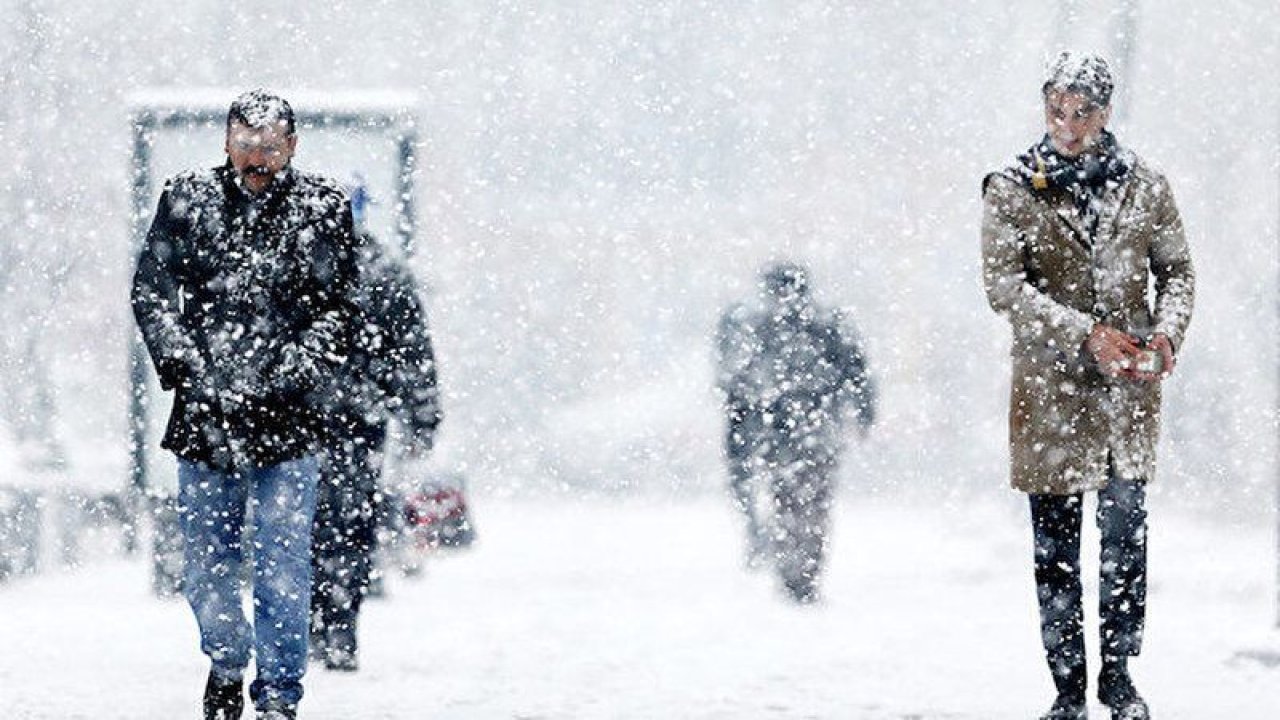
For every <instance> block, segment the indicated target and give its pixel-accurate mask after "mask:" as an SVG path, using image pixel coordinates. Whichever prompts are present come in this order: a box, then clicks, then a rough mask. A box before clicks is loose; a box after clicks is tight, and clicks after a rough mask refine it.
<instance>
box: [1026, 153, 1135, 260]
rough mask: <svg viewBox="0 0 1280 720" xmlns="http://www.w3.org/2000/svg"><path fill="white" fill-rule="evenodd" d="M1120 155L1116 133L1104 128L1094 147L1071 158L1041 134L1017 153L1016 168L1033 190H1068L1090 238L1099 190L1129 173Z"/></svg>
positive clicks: (1098, 208)
mask: <svg viewBox="0 0 1280 720" xmlns="http://www.w3.org/2000/svg"><path fill="white" fill-rule="evenodd" d="M1124 155H1125V153H1124V152H1123V151H1122V150H1121V148H1120V145H1119V144H1118V143H1117V142H1116V136H1115V135H1112V134H1111V133H1110V132H1107V131H1106V130H1103V131H1102V137H1101V138H1099V139H1098V145H1097V147H1095V148H1093V150H1091V151H1090V152H1088V153H1086V154H1082V155H1080V156H1078V157H1074V158H1069V157H1065V156H1063V155H1061V154H1059V153H1058V151H1057V150H1054V149H1053V143H1051V142H1050V141H1049V136H1048V135H1045V136H1044V137H1043V138H1041V140H1040V142H1038V143H1036V144H1035V145H1032V146H1031V147H1030V148H1029V149H1028V150H1027V151H1026V152H1025V153H1023V154H1022V155H1019V156H1018V170H1019V173H1020V175H1021V177H1022V181H1023V182H1024V183H1025V184H1026V185H1027V186H1028V187H1030V188H1031V189H1032V190H1035V191H1036V192H1046V191H1053V190H1063V191H1066V192H1068V193H1070V194H1071V198H1072V200H1073V203H1074V205H1075V208H1076V212H1078V213H1079V214H1080V217H1081V219H1083V220H1084V225H1085V227H1086V228H1088V230H1089V241H1090V242H1092V240H1093V236H1094V234H1095V233H1096V232H1097V229H1098V217H1099V216H1100V211H1101V204H1102V193H1103V191H1104V190H1106V188H1107V185H1108V183H1117V184H1118V183H1119V182H1121V181H1122V180H1123V179H1124V177H1125V176H1126V175H1128V173H1129V163H1128V162H1126V161H1125V158H1124Z"/></svg>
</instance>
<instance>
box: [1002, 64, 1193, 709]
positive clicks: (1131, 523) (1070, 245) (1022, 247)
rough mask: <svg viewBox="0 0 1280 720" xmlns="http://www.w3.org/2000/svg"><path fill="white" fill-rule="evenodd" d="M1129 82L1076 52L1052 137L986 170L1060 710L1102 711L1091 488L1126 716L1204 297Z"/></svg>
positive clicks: (1014, 426) (1017, 477) (1020, 448)
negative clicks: (1154, 482)
mask: <svg viewBox="0 0 1280 720" xmlns="http://www.w3.org/2000/svg"><path fill="white" fill-rule="evenodd" d="M1112 89H1113V84H1112V79H1111V72H1110V69H1109V68H1108V66H1107V63H1106V61H1105V60H1103V59H1102V58H1100V57H1097V56H1093V55H1076V54H1072V53H1063V54H1062V55H1060V56H1059V57H1058V58H1057V60H1056V61H1055V62H1054V63H1053V64H1052V66H1051V67H1050V70H1049V74H1048V77H1047V78H1046V80H1045V82H1044V84H1043V86H1042V87H1041V94H1042V95H1043V99H1044V110H1045V125H1046V133H1045V136H1044V137H1043V138H1042V139H1041V140H1039V141H1038V142H1037V143H1036V144H1034V145H1032V146H1031V148H1029V149H1028V150H1027V151H1026V152H1025V153H1023V154H1022V155H1020V156H1018V158H1017V159H1016V160H1015V161H1014V162H1013V163H1012V164H1011V165H1010V166H1009V167H1007V168H1005V169H1003V170H1000V171H997V172H994V173H991V174H990V175H987V177H986V178H985V179H984V180H983V200H984V214H983V223H982V256H983V272H984V280H985V283H986V290H987V298H988V300H989V301H990V303H991V307H992V308H994V309H995V310H996V311H997V312H999V313H1001V314H1002V315H1005V316H1006V317H1008V319H1009V322H1010V323H1011V324H1012V326H1013V349H1012V352H1011V356H1012V372H1013V380H1012V393H1011V397H1010V407H1009V447H1010V457H1011V461H1012V470H1011V475H1012V484H1013V487H1014V488H1015V489H1017V490H1021V491H1023V492H1026V493H1028V494H1029V495H1030V504H1031V525H1032V531H1033V534H1034V538H1035V578H1036V591H1037V595H1038V597H1039V602H1040V624H1041V635H1042V639H1043V642H1044V648H1045V653H1046V657H1047V659H1048V662H1049V669H1050V671H1051V672H1052V674H1053V681H1054V684H1055V686H1056V687H1057V692H1058V696H1057V699H1056V700H1055V701H1054V704H1053V707H1052V708H1051V709H1050V710H1049V712H1048V713H1047V714H1046V715H1044V718H1045V720H1076V719H1078V718H1084V717H1085V712H1086V686H1087V672H1086V668H1085V640H1084V617H1083V608H1082V597H1081V595H1082V592H1081V584H1080V525H1081V514H1082V508H1083V505H1084V503H1083V497H1084V495H1083V494H1084V493H1085V492H1088V491H1097V493H1098V509H1097V523H1098V527H1099V529H1100V531H1101V539H1102V562H1101V575H1102V577H1101V583H1100V585H1099V594H1100V596H1101V597H1100V598H1099V617H1100V619H1101V648H1102V653H1101V654H1102V669H1101V672H1100V674H1099V676H1098V699H1099V700H1101V701H1102V703H1103V704H1105V705H1106V706H1107V707H1108V708H1110V709H1111V713H1112V717H1113V718H1117V719H1121V718H1122V719H1124V720H1141V719H1143V718H1147V717H1149V712H1148V709H1147V704H1146V702H1145V701H1144V700H1143V699H1142V697H1141V696H1140V695H1139V694H1138V691H1137V690H1136V689H1135V688H1134V686H1133V682H1132V680H1131V678H1130V675H1129V669H1128V664H1127V660H1128V658H1129V657H1130V656H1134V655H1137V654H1138V653H1139V652H1140V651H1141V649H1142V633H1143V623H1144V619H1145V614H1146V588H1147V511H1146V501H1145V497H1146V486H1147V483H1148V482H1150V481H1151V479H1152V478H1153V477H1154V475H1155V467H1156V439H1157V435H1158V433H1159V425H1160V386H1161V380H1162V379H1164V378H1166V377H1168V376H1169V374H1170V373H1172V372H1173V368H1174V360H1175V353H1176V352H1177V351H1178V349H1180V348H1181V347H1182V339H1183V335H1184V334H1185V333H1186V330H1187V325H1188V324H1189V323H1190V321H1191V310H1192V304H1193V299H1194V294H1195V275H1194V272H1193V270H1192V265H1191V256H1190V253H1189V250H1188V248H1187V241H1186V238H1185V237H1184V235H1183V229H1182V221H1181V220H1180V219H1179V216H1178V208H1177V206H1176V205H1175V204H1174V201H1173V194H1172V192H1171V191H1170V189H1169V183H1168V181H1167V180H1165V178H1164V176H1163V175H1161V174H1160V173H1158V172H1157V171H1156V170H1154V169H1153V168H1151V167H1150V166H1149V165H1147V164H1146V162H1144V161H1143V160H1142V159H1141V158H1139V157H1138V156H1137V155H1135V154H1134V153H1133V152H1132V151H1130V150H1128V149H1127V148H1125V147H1122V146H1121V145H1120V144H1119V143H1118V142H1117V141H1116V138H1115V136H1114V135H1112V134H1111V133H1110V132H1108V131H1107V129H1106V125H1107V121H1108V120H1109V118H1110V115H1111V95H1112ZM1149 284H1150V285H1153V286H1154V288H1155V292H1154V297H1151V296H1149V291H1148V287H1149Z"/></svg>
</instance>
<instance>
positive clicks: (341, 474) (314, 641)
mask: <svg viewBox="0 0 1280 720" xmlns="http://www.w3.org/2000/svg"><path fill="white" fill-rule="evenodd" d="M368 201H369V195H368V191H367V190H366V188H365V187H364V184H363V183H362V182H357V184H356V186H355V187H354V188H352V190H351V208H352V213H353V215H354V218H355V224H356V227H357V228H358V230H357V231H358V232H359V233H360V236H361V238H362V242H361V245H360V252H359V254H358V256H357V267H358V272H359V276H358V281H357V286H358V290H357V292H356V294H355V306H356V311H357V314H356V319H355V333H354V335H353V337H352V342H351V351H350V355H349V357H348V360H347V363H346V364H345V365H344V366H343V367H342V368H341V370H340V371H339V373H338V376H337V378H336V379H335V381H334V382H333V383H332V385H331V386H330V388H329V392H328V393H326V395H325V398H324V403H323V407H324V417H325V438H324V452H323V453H322V455H321V461H320V486H319V492H318V497H317V503H316V518H315V527H314V533H313V546H312V556H313V567H314V574H315V581H314V583H313V585H312V592H311V613H312V614H311V651H312V653H313V655H314V656H316V657H318V658H320V659H322V660H323V662H324V665H325V667H326V668H328V669H330V670H346V671H354V670H356V669H357V668H358V667H359V663H358V657H357V640H356V629H357V622H358V620H359V615H360V607H361V605H362V604H363V602H364V598H365V596H366V595H367V594H368V591H369V582H370V574H371V571H372V570H373V555H374V551H375V549H376V547H377V526H378V519H379V517H380V514H381V509H380V506H381V505H382V492H381V488H380V482H381V477H382V464H383V448H384V446H385V444H386V438H387V423H388V421H389V420H390V419H391V418H393V417H394V418H395V419H396V420H397V421H398V422H399V423H400V424H401V425H402V426H403V427H404V428H405V430H406V433H405V435H406V436H407V440H408V446H407V448H406V452H407V453H408V454H409V455H410V456H413V457H419V456H424V455H426V454H427V453H428V452H429V451H430V450H431V447H432V443H433V439H434V436H435V431H436V426H438V425H439V424H440V420H441V417H442V416H441V411H440V402H439V394H438V393H437V391H436V363H435V354H434V353H433V351H432V346H431V336H430V334H429V332H428V330H427V320H426V314H425V312H424V311H423V308H422V303H421V302H420V300H419V298H418V286H417V283H416V282H415V281H414V278H413V274H412V273H411V272H410V270H409V268H408V265H407V263H406V262H405V260H404V258H403V256H402V254H401V253H402V251H401V250H399V249H398V248H388V247H384V246H383V244H382V243H381V242H380V241H379V240H378V239H376V238H374V237H373V236H372V235H371V234H370V233H368V231H367V230H365V216H366V212H367V205H368Z"/></svg>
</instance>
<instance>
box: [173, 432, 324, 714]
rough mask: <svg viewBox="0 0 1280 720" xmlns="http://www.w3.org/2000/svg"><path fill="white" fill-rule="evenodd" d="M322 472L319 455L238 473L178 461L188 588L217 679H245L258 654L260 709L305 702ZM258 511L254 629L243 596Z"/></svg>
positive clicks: (255, 693) (255, 688) (253, 693)
mask: <svg viewBox="0 0 1280 720" xmlns="http://www.w3.org/2000/svg"><path fill="white" fill-rule="evenodd" d="M318 475H319V469H318V465H317V461H316V458H315V457H314V456H308V457H303V458H301V459H298V460H289V461H286V462H282V463H280V464H278V465H271V466H268V467H263V468H248V469H244V470H238V471H233V472H226V471H221V470H215V469H212V468H210V467H209V466H207V465H204V464H203V463H193V462H189V461H186V460H181V459H180V460H179V461H178V488H179V490H178V492H179V495H178V499H179V502H180V505H181V513H182V536H183V541H184V548H185V549H184V552H183V558H184V560H185V563H186V565H185V567H184V569H183V575H182V591H183V595H185V596H186V598H187V602H189V603H190V604H191V609H192V610H193V611H194V612H195V616H196V623H197V624H198V625H199V626H200V649H201V650H203V651H204V654H206V655H208V656H209V659H210V660H211V661H212V662H213V668H212V672H213V673H214V674H216V675H218V676H219V677H221V678H223V679H227V680H236V679H240V678H242V677H243V676H244V671H245V668H246V667H248V665H249V658H250V654H251V652H252V653H254V654H256V656H257V668H258V676H257V679H255V680H254V681H253V684H252V685H250V686H249V697H251V698H252V699H253V702H254V705H255V706H257V707H258V709H260V710H262V709H268V708H277V707H282V706H285V707H292V706H296V705H297V704H298V701H299V700H301V699H302V675H303V673H304V672H305V671H306V667H307V627H308V621H309V613H308V605H309V603H310V598H311V522H312V517H313V516H314V514H315V505H316V482H317V477H318ZM246 507H250V508H252V522H253V527H252V534H251V535H250V536H249V537H250V538H252V542H253V552H252V560H253V625H252V626H250V625H249V622H248V621H247V620H246V619H245V615H244V605H243V600H242V596H241V582H240V580H241V564H242V562H243V559H244V555H243V552H242V547H241V536H242V534H243V531H244V524H245V515H246Z"/></svg>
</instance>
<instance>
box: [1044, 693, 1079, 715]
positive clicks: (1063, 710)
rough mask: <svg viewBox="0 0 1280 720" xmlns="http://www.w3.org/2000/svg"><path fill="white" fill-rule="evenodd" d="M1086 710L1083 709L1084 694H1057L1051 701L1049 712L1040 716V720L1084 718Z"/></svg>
mask: <svg viewBox="0 0 1280 720" xmlns="http://www.w3.org/2000/svg"><path fill="white" fill-rule="evenodd" d="M1087 717H1089V715H1088V711H1087V710H1086V709H1085V702H1084V696H1083V695H1081V696H1080V697H1076V696H1074V695H1059V696H1058V699H1057V700H1054V701H1053V707H1051V708H1049V712H1047V713H1045V714H1044V715H1041V716H1040V720H1085V719H1086V718H1087Z"/></svg>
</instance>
